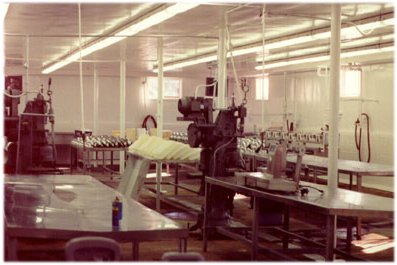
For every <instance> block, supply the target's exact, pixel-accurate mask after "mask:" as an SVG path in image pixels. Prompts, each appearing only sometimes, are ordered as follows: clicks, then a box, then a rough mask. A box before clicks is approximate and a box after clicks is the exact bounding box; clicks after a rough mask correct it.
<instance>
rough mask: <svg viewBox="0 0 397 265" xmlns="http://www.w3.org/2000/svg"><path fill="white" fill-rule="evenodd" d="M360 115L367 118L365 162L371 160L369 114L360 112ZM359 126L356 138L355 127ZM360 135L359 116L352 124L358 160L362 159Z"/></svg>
mask: <svg viewBox="0 0 397 265" xmlns="http://www.w3.org/2000/svg"><path fill="white" fill-rule="evenodd" d="M360 116H365V118H366V120H367V147H368V157H367V163H369V162H370V161H371V141H370V130H369V115H368V114H367V113H364V112H363V113H361V114H360ZM358 127H360V131H359V135H358V138H357V128H358ZM361 136H362V128H361V126H360V117H358V118H357V121H356V122H355V126H354V141H355V144H356V148H357V150H358V159H359V161H363V160H362V157H361V148H362V146H361Z"/></svg>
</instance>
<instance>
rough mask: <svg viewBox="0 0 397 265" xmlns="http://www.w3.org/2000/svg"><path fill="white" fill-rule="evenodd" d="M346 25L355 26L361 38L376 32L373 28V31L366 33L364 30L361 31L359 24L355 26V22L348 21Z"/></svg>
mask: <svg viewBox="0 0 397 265" xmlns="http://www.w3.org/2000/svg"><path fill="white" fill-rule="evenodd" d="M344 23H346V24H349V25H353V26H354V27H355V28H356V30H357V31H358V32H359V33H360V34H361V36H368V35H370V34H371V33H372V32H374V30H375V28H372V29H370V30H368V31H366V32H364V31H363V30H361V29H360V28H359V27H358V25H357V24H355V23H353V22H350V21H347V22H344Z"/></svg>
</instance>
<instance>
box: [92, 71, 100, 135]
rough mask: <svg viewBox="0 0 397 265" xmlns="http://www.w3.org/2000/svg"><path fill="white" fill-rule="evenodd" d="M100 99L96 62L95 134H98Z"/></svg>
mask: <svg viewBox="0 0 397 265" xmlns="http://www.w3.org/2000/svg"><path fill="white" fill-rule="evenodd" d="M98 101H99V88H98V71H97V65H96V64H94V117H93V118H94V121H93V133H94V135H98Z"/></svg>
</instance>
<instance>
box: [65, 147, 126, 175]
mask: <svg viewBox="0 0 397 265" xmlns="http://www.w3.org/2000/svg"><path fill="white" fill-rule="evenodd" d="M70 146H71V151H70V172H72V171H73V167H74V162H75V161H77V160H78V159H77V158H78V151H81V152H82V156H83V157H82V163H83V173H84V174H85V173H86V172H87V168H88V167H89V166H90V165H91V162H93V161H95V162H99V161H100V162H102V167H103V169H104V170H107V171H109V172H110V173H118V172H116V171H113V169H112V168H113V163H114V155H113V152H126V151H128V147H88V146H83V145H82V144H78V143H75V142H73V141H72V142H71V144H70ZM106 152H110V168H107V167H106V160H107V159H106V158H105V153H106ZM91 153H95V159H91V156H90V154H91ZM99 153H102V159H98V157H99V155H98V154H99ZM77 166H78V165H76V167H77ZM120 166H122V165H120Z"/></svg>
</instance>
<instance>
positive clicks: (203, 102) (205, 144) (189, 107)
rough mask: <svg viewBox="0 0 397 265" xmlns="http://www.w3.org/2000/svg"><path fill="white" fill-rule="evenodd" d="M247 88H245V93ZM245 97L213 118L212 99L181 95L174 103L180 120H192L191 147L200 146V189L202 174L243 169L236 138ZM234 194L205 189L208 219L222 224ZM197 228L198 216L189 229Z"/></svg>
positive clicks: (219, 174)
mask: <svg viewBox="0 0 397 265" xmlns="http://www.w3.org/2000/svg"><path fill="white" fill-rule="evenodd" d="M247 92H248V90H245V91H244V93H245V95H246V94H247ZM245 104H246V100H243V103H242V104H241V105H240V106H236V105H235V103H234V97H233V99H232V104H231V106H230V107H228V108H227V109H221V110H219V113H218V116H217V118H216V120H215V121H214V120H213V112H214V108H213V101H212V99H211V98H203V97H196V98H195V97H185V98H183V99H180V100H179V102H178V110H179V112H180V113H182V114H183V117H178V120H180V121H193V123H191V124H190V125H189V126H188V129H187V131H188V143H189V145H190V146H191V147H199V146H201V148H202V151H201V154H200V166H199V168H200V170H201V171H202V172H203V179H202V183H201V188H200V191H201V193H202V194H203V193H204V186H205V185H204V177H205V176H209V177H227V176H230V175H233V173H234V171H235V169H236V168H241V169H243V168H244V161H243V159H242V158H241V156H240V152H239V150H238V148H237V137H239V136H242V134H243V131H244V119H245V117H246V115H247V110H246V108H245ZM234 195H235V193H234V192H231V191H230V190H226V189H224V188H221V187H216V188H213V189H212V190H211V191H209V195H208V196H210V204H209V207H210V209H209V213H210V214H209V219H208V220H209V222H211V223H212V224H215V225H217V224H224V223H225V222H227V221H228V220H229V216H230V215H231V214H232V210H233V197H234ZM196 228H201V218H200V216H199V220H198V223H197V224H196V225H195V226H193V227H192V229H191V230H194V229H196Z"/></svg>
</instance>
